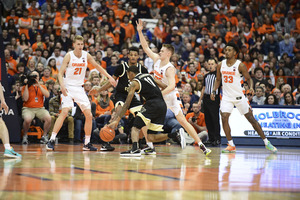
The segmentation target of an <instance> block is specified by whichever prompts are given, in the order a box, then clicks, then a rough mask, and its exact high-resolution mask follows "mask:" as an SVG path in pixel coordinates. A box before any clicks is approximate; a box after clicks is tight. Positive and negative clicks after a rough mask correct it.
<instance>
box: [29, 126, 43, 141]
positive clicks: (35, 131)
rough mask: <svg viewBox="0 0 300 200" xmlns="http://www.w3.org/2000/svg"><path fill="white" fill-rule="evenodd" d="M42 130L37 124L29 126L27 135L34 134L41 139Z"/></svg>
mask: <svg viewBox="0 0 300 200" xmlns="http://www.w3.org/2000/svg"><path fill="white" fill-rule="evenodd" d="M43 133H44V131H43V129H42V128H41V127H39V126H30V128H29V130H28V132H27V135H36V136H37V138H38V139H41V137H42V135H43Z"/></svg>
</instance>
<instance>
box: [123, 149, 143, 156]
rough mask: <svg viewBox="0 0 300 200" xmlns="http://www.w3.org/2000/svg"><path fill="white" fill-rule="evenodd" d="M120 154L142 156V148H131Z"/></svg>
mask: <svg viewBox="0 0 300 200" xmlns="http://www.w3.org/2000/svg"><path fill="white" fill-rule="evenodd" d="M120 156H124V157H140V156H141V150H140V149H130V150H128V151H123V152H121V153H120Z"/></svg>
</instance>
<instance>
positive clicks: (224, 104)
mask: <svg viewBox="0 0 300 200" xmlns="http://www.w3.org/2000/svg"><path fill="white" fill-rule="evenodd" d="M234 106H235V107H236V108H237V109H238V110H239V112H240V113H241V115H245V114H247V113H248V112H249V108H250V105H249V102H248V99H246V98H244V97H243V98H242V99H240V100H224V99H222V100H221V105H220V110H221V112H222V113H231V112H232V109H233V107H234Z"/></svg>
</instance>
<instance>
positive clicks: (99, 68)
mask: <svg viewBox="0 0 300 200" xmlns="http://www.w3.org/2000/svg"><path fill="white" fill-rule="evenodd" d="M87 59H88V62H89V63H91V64H92V65H93V66H95V67H96V69H97V70H98V71H99V72H100V73H101V74H103V75H104V76H106V77H107V78H108V80H109V82H110V83H111V85H112V86H114V87H116V85H117V82H116V80H115V79H114V78H113V77H111V75H109V74H108V73H107V71H106V70H105V69H103V68H102V67H101V66H100V65H99V64H98V63H97V62H96V61H95V60H94V58H93V57H92V56H91V55H90V54H89V53H88V54H87Z"/></svg>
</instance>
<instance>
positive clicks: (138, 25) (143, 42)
mask: <svg viewBox="0 0 300 200" xmlns="http://www.w3.org/2000/svg"><path fill="white" fill-rule="evenodd" d="M136 29H137V31H138V34H139V38H140V41H141V45H142V47H143V50H144V51H145V53H146V54H147V55H148V56H149V57H150V58H151V59H152V60H153V61H154V63H155V62H156V61H157V60H158V59H159V55H158V54H156V53H154V52H153V51H152V50H151V49H150V48H149V46H148V44H147V41H146V39H145V37H144V35H143V32H142V30H143V21H142V20H141V19H139V21H138V22H136Z"/></svg>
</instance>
